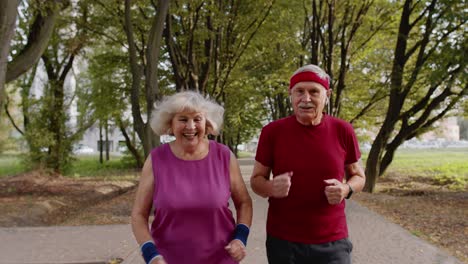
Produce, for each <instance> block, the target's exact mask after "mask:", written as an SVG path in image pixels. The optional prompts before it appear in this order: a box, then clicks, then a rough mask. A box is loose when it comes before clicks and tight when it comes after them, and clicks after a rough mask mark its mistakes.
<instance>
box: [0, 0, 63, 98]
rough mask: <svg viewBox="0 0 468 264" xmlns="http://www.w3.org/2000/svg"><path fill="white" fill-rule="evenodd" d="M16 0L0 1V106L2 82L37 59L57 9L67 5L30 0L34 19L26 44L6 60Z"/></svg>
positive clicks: (58, 0) (57, 1)
mask: <svg viewBox="0 0 468 264" xmlns="http://www.w3.org/2000/svg"><path fill="white" fill-rule="evenodd" d="M19 2H20V1H18V0H12V1H2V2H1V3H0V21H1V23H0V25H1V26H0V36H2V41H1V42H0V106H1V105H2V103H3V100H4V99H3V96H4V85H5V83H8V82H11V81H13V80H15V79H16V78H18V77H19V76H20V75H21V74H23V73H25V72H26V71H27V70H28V69H30V68H31V67H32V66H33V65H35V64H36V63H37V62H38V60H39V59H40V57H41V55H42V53H43V52H44V50H45V49H46V47H47V43H48V42H49V39H50V37H51V36H52V32H53V29H54V26H55V21H56V19H57V16H58V14H59V12H60V10H62V9H64V8H66V7H67V6H68V1H66V0H54V1H48V2H42V1H34V2H31V3H30V5H31V8H33V9H34V16H33V18H34V20H33V22H32V23H31V25H30V29H29V34H28V38H27V42H26V45H24V46H23V47H21V50H19V51H18V52H16V54H17V55H16V56H13V58H12V60H11V61H10V62H8V65H7V57H8V54H9V52H10V45H11V40H12V38H13V35H14V30H15V28H16V16H17V12H16V10H17V9H18V7H19Z"/></svg>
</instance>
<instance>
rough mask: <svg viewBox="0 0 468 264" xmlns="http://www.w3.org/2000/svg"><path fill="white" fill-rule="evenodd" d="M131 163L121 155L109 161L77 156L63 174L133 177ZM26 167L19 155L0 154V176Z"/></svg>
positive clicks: (94, 176) (9, 174)
mask: <svg viewBox="0 0 468 264" xmlns="http://www.w3.org/2000/svg"><path fill="white" fill-rule="evenodd" d="M133 167H134V166H133V164H131V163H129V162H128V161H127V160H124V159H122V158H121V157H112V156H111V157H110V160H109V161H106V162H104V163H103V164H101V163H99V156H97V155H93V156H78V157H76V160H75V161H73V163H72V166H71V167H70V169H69V170H68V171H66V172H65V174H64V176H66V177H73V178H85V177H86V178H87V177H92V178H105V179H117V178H118V179H123V178H128V177H131V178H134V177H135V172H136V171H139V170H135V169H134V168H133ZM26 170H27V169H26V167H25V166H24V164H23V163H22V159H21V156H20V155H0V178H2V177H7V176H12V175H16V174H18V173H22V172H25V171H26Z"/></svg>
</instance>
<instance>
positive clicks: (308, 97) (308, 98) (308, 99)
mask: <svg viewBox="0 0 468 264" xmlns="http://www.w3.org/2000/svg"><path fill="white" fill-rule="evenodd" d="M311 99H312V96H311V95H310V94H309V93H304V101H306V102H310V101H311Z"/></svg>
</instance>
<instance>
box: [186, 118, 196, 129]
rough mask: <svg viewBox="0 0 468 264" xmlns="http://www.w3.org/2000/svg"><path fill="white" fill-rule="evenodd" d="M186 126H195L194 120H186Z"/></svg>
mask: <svg viewBox="0 0 468 264" xmlns="http://www.w3.org/2000/svg"><path fill="white" fill-rule="evenodd" d="M187 127H188V128H195V122H194V121H193V120H188V121H187Z"/></svg>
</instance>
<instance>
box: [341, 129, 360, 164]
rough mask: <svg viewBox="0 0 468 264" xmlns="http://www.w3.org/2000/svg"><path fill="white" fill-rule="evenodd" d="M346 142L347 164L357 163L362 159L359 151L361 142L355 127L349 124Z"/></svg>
mask: <svg viewBox="0 0 468 264" xmlns="http://www.w3.org/2000/svg"><path fill="white" fill-rule="evenodd" d="M345 142H346V159H345V164H346V165H347V164H351V163H355V162H356V161H358V160H359V159H360V158H361V151H360V150H359V142H358V140H357V138H356V134H355V133H354V129H353V126H352V125H351V124H349V123H348V125H347V126H346V134H345Z"/></svg>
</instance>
